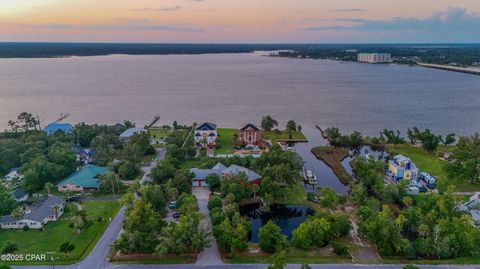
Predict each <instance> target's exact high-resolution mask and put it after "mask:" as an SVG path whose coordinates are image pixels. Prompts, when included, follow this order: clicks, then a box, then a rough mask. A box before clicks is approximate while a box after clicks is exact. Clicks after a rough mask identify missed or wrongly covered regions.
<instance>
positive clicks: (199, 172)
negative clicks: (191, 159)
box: [190, 168, 222, 180]
mask: <svg viewBox="0 0 480 269" xmlns="http://www.w3.org/2000/svg"><path fill="white" fill-rule="evenodd" d="M190 172H192V173H193V174H195V176H194V177H193V179H197V180H198V179H200V180H205V179H206V178H207V176H208V175H210V174H215V175H217V176H222V171H220V170H218V169H200V168H191V169H190Z"/></svg>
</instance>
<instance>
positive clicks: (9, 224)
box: [0, 196, 65, 229]
mask: <svg viewBox="0 0 480 269" xmlns="http://www.w3.org/2000/svg"><path fill="white" fill-rule="evenodd" d="M64 208H65V199H64V198H63V197H61V196H50V197H48V198H46V199H44V200H42V201H40V202H37V203H34V204H33V205H31V206H29V207H27V208H26V209H25V211H24V213H25V214H24V216H23V217H22V218H20V219H15V218H14V217H13V216H11V215H7V216H2V217H0V228H2V229H22V228H24V227H28V228H30V229H40V228H42V227H43V226H44V225H45V224H47V223H48V222H49V221H56V220H58V218H60V216H62V214H63V212H64Z"/></svg>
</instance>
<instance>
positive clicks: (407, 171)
mask: <svg viewBox="0 0 480 269" xmlns="http://www.w3.org/2000/svg"><path fill="white" fill-rule="evenodd" d="M418 174H419V170H418V168H417V166H416V165H415V164H414V163H413V162H412V160H410V159H409V158H407V157H405V156H403V155H396V156H395V157H393V159H392V160H390V161H388V175H389V176H390V177H391V178H392V179H394V180H397V181H399V180H402V179H406V180H417V176H418Z"/></svg>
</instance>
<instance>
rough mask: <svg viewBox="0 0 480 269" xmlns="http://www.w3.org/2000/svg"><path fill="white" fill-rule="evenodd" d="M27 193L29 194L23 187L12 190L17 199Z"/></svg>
mask: <svg viewBox="0 0 480 269" xmlns="http://www.w3.org/2000/svg"><path fill="white" fill-rule="evenodd" d="M25 195H27V193H26V192H25V191H24V190H22V189H16V190H15V191H13V192H12V196H13V198H15V199H17V200H18V199H21V198H23V197H24V196H25Z"/></svg>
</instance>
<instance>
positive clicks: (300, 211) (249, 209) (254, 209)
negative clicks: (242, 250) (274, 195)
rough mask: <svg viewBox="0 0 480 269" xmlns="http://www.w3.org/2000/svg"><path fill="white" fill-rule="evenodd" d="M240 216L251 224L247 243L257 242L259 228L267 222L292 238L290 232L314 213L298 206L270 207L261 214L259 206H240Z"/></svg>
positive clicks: (309, 209) (307, 208)
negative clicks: (271, 222)
mask: <svg viewBox="0 0 480 269" xmlns="http://www.w3.org/2000/svg"><path fill="white" fill-rule="evenodd" d="M240 214H241V215H242V216H246V217H247V218H248V220H249V221H250V223H251V224H252V232H251V233H250V234H249V238H248V239H249V241H250V242H253V243H257V242H258V233H259V232H260V228H261V227H262V226H263V225H264V224H266V223H267V222H268V221H269V220H272V221H273V223H275V224H276V225H278V226H279V227H280V229H281V233H282V234H284V235H286V236H287V237H288V239H291V238H292V232H293V230H295V229H296V228H298V226H300V224H302V223H303V222H305V220H306V219H307V217H308V216H312V215H313V214H314V211H313V210H312V209H311V208H309V207H306V206H298V205H276V204H275V205H272V206H270V211H269V212H262V211H261V210H260V205H259V204H253V205H248V206H242V207H241V208H240Z"/></svg>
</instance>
